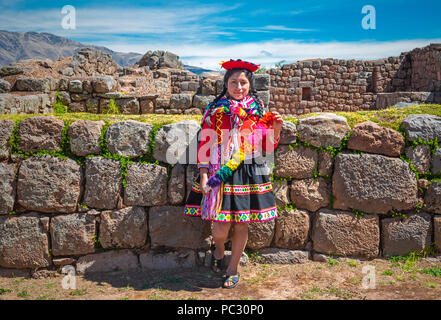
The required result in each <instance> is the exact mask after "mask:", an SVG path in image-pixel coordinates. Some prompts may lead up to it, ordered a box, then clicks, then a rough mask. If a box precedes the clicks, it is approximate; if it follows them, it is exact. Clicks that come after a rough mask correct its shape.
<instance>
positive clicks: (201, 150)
mask: <svg viewBox="0 0 441 320" xmlns="http://www.w3.org/2000/svg"><path fill="white" fill-rule="evenodd" d="M210 120H211V126H209V125H208V124H207V122H206V121H204V123H203V124H202V129H201V141H200V142H199V146H198V154H197V165H198V169H200V168H208V166H209V163H210V148H211V146H212V144H213V143H214V142H215V141H216V140H215V139H216V131H215V130H214V129H213V128H214V121H215V117H214V115H212V116H211V117H210Z"/></svg>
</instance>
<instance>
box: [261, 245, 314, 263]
mask: <svg viewBox="0 0 441 320" xmlns="http://www.w3.org/2000/svg"><path fill="white" fill-rule="evenodd" d="M259 257H260V259H259V262H260V263H268V264H272V263H275V264H295V263H306V262H308V260H309V251H300V250H288V249H280V248H265V249H262V250H261V251H259Z"/></svg>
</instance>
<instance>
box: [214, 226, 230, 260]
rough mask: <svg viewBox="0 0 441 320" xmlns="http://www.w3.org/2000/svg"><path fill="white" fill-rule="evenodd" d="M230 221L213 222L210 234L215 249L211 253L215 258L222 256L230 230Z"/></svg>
mask: <svg viewBox="0 0 441 320" xmlns="http://www.w3.org/2000/svg"><path fill="white" fill-rule="evenodd" d="M230 227H231V223H226V222H218V221H215V222H213V230H212V236H213V240H214V244H215V246H216V250H214V252H213V255H214V258H215V259H222V258H223V257H224V251H225V242H226V241H227V239H228V231H229V230H230Z"/></svg>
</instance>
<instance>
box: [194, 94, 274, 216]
mask: <svg viewBox="0 0 441 320" xmlns="http://www.w3.org/2000/svg"><path fill="white" fill-rule="evenodd" d="M210 107H211V104H209V105H208V106H207V110H206V112H205V114H204V116H203V118H202V124H203V123H204V121H206V122H207V124H208V125H210V126H211V123H210V117H209V114H210V112H209V110H210ZM219 109H220V110H219ZM212 110H213V111H214V112H215V114H217V115H221V113H225V114H228V115H230V116H231V118H230V120H231V130H230V134H229V135H228V138H227V139H225V142H224V143H226V146H225V147H226V148H227V149H226V150H228V154H227V159H226V160H227V161H228V162H227V163H226V164H225V165H223V166H221V153H222V150H223V149H222V145H218V146H216V145H213V146H212V148H211V150H210V152H211V159H210V164H209V168H208V176H209V179H208V183H207V185H208V187H209V188H210V189H209V190H210V192H209V193H208V194H207V195H206V196H204V197H203V200H202V218H203V219H212V218H213V217H214V216H215V215H216V214H217V212H219V210H220V209H221V207H222V196H223V194H222V190H223V182H225V181H226V180H227V179H228V177H230V176H231V175H232V174H233V171H235V170H236V169H237V167H238V166H239V165H240V163H242V162H243V161H244V159H245V156H246V155H248V154H250V153H251V150H252V148H253V144H255V143H258V142H259V141H261V140H262V139H263V138H264V137H265V136H266V132H267V129H268V128H270V126H271V124H272V116H273V114H272V113H271V112H267V113H266V114H265V115H264V116H263V117H262V118H261V119H260V120H259V121H258V123H257V127H256V129H258V130H256V129H255V130H254V132H255V133H254V134H251V135H250V136H249V137H248V139H246V140H245V141H244V143H243V144H242V145H241V146H239V141H238V139H239V138H238V136H239V128H240V126H241V125H242V124H243V121H244V120H245V118H246V117H247V116H248V115H258V105H257V103H256V102H255V101H254V99H253V98H252V97H250V96H247V97H245V98H244V99H242V100H240V101H237V100H231V99H227V98H222V99H220V100H219V101H218V102H217V103H216V106H215V107H214V108H213V109H212Z"/></svg>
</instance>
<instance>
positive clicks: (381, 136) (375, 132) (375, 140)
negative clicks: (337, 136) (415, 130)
mask: <svg viewBox="0 0 441 320" xmlns="http://www.w3.org/2000/svg"><path fill="white" fill-rule="evenodd" d="M404 144H405V142H404V137H403V136H402V135H401V134H400V133H399V132H397V131H395V130H393V129H390V128H384V127H382V126H380V125H378V124H376V123H375V122H372V121H365V122H362V123H357V124H356V125H355V126H354V128H353V129H352V133H351V136H350V137H349V141H348V149H353V150H359V151H364V152H369V153H378V154H384V155H386V156H391V157H397V156H399V155H400V154H401V153H402V152H403V150H404Z"/></svg>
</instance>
